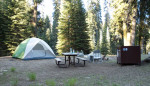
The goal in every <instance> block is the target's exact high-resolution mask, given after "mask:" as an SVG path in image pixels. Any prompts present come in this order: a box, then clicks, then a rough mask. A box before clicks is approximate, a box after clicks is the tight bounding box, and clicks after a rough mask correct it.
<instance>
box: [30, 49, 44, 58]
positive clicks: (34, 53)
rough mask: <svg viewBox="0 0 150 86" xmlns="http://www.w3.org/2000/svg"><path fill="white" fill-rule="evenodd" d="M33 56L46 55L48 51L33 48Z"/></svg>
mask: <svg viewBox="0 0 150 86" xmlns="http://www.w3.org/2000/svg"><path fill="white" fill-rule="evenodd" d="M32 56H33V57H45V56H46V52H45V50H32Z"/></svg>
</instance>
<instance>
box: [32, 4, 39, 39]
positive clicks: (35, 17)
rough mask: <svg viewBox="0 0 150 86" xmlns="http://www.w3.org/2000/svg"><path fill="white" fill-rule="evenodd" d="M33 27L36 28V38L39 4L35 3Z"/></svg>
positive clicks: (35, 33) (35, 34)
mask: <svg viewBox="0 0 150 86" xmlns="http://www.w3.org/2000/svg"><path fill="white" fill-rule="evenodd" d="M33 27H34V36H35V37H37V35H38V34H37V3H36V2H35V3H34V13H33Z"/></svg>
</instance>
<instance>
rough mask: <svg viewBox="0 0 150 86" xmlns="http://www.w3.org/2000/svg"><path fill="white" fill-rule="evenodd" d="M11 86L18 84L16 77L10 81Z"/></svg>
mask: <svg viewBox="0 0 150 86" xmlns="http://www.w3.org/2000/svg"><path fill="white" fill-rule="evenodd" d="M10 84H11V86H17V85H18V79H13V80H12V81H10Z"/></svg>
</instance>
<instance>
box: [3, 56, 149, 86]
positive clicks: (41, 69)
mask: <svg viewBox="0 0 150 86" xmlns="http://www.w3.org/2000/svg"><path fill="white" fill-rule="evenodd" d="M11 68H15V69H16V70H15V72H11ZM31 72H33V73H35V74H36V80H35V81H30V80H29V78H28V73H31ZM72 78H74V79H76V86H150V84H149V81H150V64H149V63H145V62H143V63H142V65H141V66H137V65H126V66H120V65H118V64H116V58H115V57H110V60H109V61H104V62H101V63H89V62H87V63H86V67H74V66H70V67H69V68H58V67H57V65H56V64H55V61H54V59H45V60H28V61H23V60H19V59H12V58H10V57H7V58H6V57H5V58H0V84H1V86H11V85H12V82H13V80H14V79H17V81H18V82H17V84H18V86H37V85H38V86H41V85H42V86H46V80H54V81H55V83H56V86H66V85H65V83H66V82H67V80H69V79H72Z"/></svg>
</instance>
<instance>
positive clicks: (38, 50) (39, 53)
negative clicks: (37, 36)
mask: <svg viewBox="0 0 150 86" xmlns="http://www.w3.org/2000/svg"><path fill="white" fill-rule="evenodd" d="M32 56H33V57H45V56H46V52H45V50H44V48H43V46H42V45H41V44H39V43H38V44H36V45H35V47H34V48H33V50H32Z"/></svg>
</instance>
